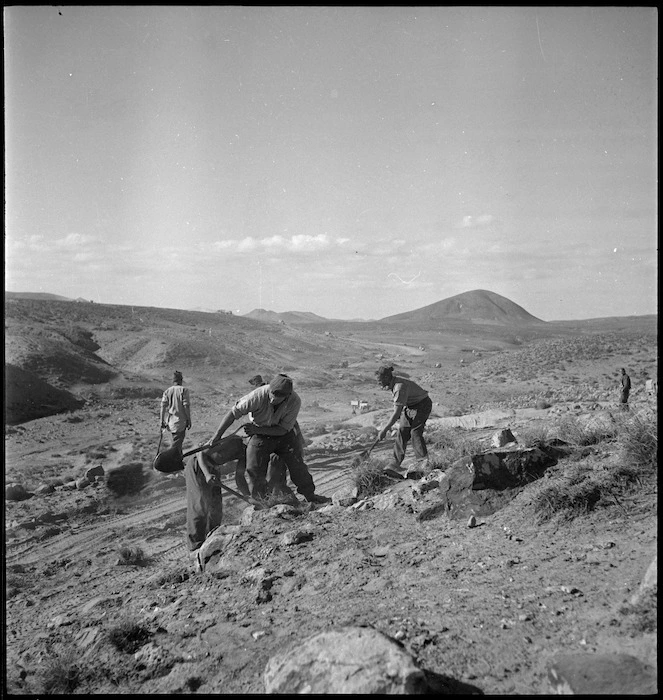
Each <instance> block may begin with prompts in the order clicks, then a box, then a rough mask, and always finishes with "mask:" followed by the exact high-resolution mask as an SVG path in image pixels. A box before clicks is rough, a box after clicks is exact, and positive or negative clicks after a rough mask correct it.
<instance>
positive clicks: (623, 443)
mask: <svg viewBox="0 0 663 700" xmlns="http://www.w3.org/2000/svg"><path fill="white" fill-rule="evenodd" d="M620 423H621V425H620V430H619V436H618V443H619V446H620V448H621V452H622V455H623V458H624V461H625V463H626V464H627V465H628V466H631V467H633V468H636V469H637V470H639V471H642V472H643V473H644V475H646V474H647V473H649V472H655V471H656V469H657V467H658V421H657V418H656V415H655V414H653V413H644V414H636V415H633V416H632V417H628V418H624V419H623V420H622V421H620Z"/></svg>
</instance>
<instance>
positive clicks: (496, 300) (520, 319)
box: [245, 289, 546, 326]
mask: <svg viewBox="0 0 663 700" xmlns="http://www.w3.org/2000/svg"><path fill="white" fill-rule="evenodd" d="M245 315H246V316H247V317H248V318H251V319H253V320H255V321H264V322H267V323H281V322H283V323H291V324H293V325H298V324H306V323H311V324H312V323H332V322H335V321H337V320H338V319H331V318H324V317H323V316H318V315H316V314H313V313H309V312H305V311H285V312H282V313H278V312H276V311H268V310H266V309H254V310H253V311H251V312H249V313H248V314H245ZM454 320H455V321H468V322H471V323H486V324H500V325H506V326H513V325H527V324H533V323H537V324H538V323H546V322H545V321H543V320H541V319H540V318H537V317H536V316H533V315H532V314H530V313H529V312H527V311H525V309H523V307H522V306H518V304H516V303H514V302H513V301H511V300H510V299H507V298H506V297H503V296H500V295H499V294H496V293H495V292H489V291H487V290H485V289H475V290H473V291H471V292H463V293H462V294H456V296H453V297H449V298H448V299H443V300H442V301H438V302H435V303H434V304H429V305H428V306H423V307H421V308H420V309H415V310H414V311H406V312H404V313H401V314H395V315H394V316H386V317H385V318H381V319H380V322H381V323H389V322H392V321H394V322H406V323H417V324H429V325H435V324H437V323H440V322H443V321H454ZM346 323H350V321H346ZM369 323H370V322H369Z"/></svg>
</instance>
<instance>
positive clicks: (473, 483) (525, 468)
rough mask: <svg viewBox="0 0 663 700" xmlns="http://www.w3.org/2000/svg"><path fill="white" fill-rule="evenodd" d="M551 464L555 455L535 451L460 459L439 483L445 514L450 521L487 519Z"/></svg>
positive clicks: (514, 450) (526, 450)
mask: <svg viewBox="0 0 663 700" xmlns="http://www.w3.org/2000/svg"><path fill="white" fill-rule="evenodd" d="M554 464H557V459H556V457H555V456H554V454H552V453H549V452H544V451H543V450H541V449H540V448H538V447H533V448H520V447H516V448H511V449H505V450H495V451H492V452H485V453H481V454H475V455H471V456H467V457H463V458H461V459H459V460H457V461H456V462H454V463H453V464H452V465H451V467H449V468H448V469H447V471H446V472H445V474H444V476H443V477H442V478H441V479H440V485H439V491H440V495H441V496H442V501H443V503H444V504H445V506H446V512H447V514H448V515H449V517H450V518H451V519H452V520H458V519H467V518H469V516H470V515H490V514H491V513H494V512H495V511H497V510H499V509H500V508H503V507H504V506H505V505H506V504H507V503H508V502H509V501H510V500H511V499H512V498H513V497H514V496H515V495H516V493H518V491H519V490H520V489H521V488H522V487H523V486H525V485H526V484H529V483H530V482H532V481H534V480H535V479H539V478H540V477H541V476H542V475H543V474H544V472H545V470H546V469H547V468H548V467H551V466H553V465H554Z"/></svg>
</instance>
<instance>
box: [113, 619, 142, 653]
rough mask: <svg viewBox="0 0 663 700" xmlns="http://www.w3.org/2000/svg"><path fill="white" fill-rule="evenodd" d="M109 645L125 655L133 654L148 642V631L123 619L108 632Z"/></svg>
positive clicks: (130, 620) (136, 623)
mask: <svg viewBox="0 0 663 700" xmlns="http://www.w3.org/2000/svg"><path fill="white" fill-rule="evenodd" d="M108 639H109V641H110V643H111V644H112V645H113V646H114V647H115V648H116V649H117V650H118V651H121V652H124V653H125V654H135V653H136V652H137V651H138V650H139V649H140V648H141V647H142V646H144V645H145V644H147V642H148V641H149V640H150V631H149V630H148V629H147V628H146V627H144V626H143V625H141V624H139V623H138V622H136V621H135V620H133V619H131V618H130V617H125V618H123V619H122V620H120V621H119V622H118V624H117V625H115V626H113V627H111V628H110V629H109V630H108Z"/></svg>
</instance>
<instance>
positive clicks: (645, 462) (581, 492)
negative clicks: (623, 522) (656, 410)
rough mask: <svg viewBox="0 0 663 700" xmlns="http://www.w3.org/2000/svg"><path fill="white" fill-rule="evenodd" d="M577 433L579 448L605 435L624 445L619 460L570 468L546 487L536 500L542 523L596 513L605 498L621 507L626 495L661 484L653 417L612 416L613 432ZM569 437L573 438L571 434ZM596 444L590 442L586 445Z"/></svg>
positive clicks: (583, 464) (609, 430) (603, 429)
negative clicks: (552, 519) (558, 518)
mask: <svg viewBox="0 0 663 700" xmlns="http://www.w3.org/2000/svg"><path fill="white" fill-rule="evenodd" d="M566 425H567V426H568V425H571V426H572V427H574V429H577V430H578V431H579V432H578V434H574V435H573V438H574V440H575V442H576V444H583V445H587V444H596V442H597V441H600V436H601V435H603V439H604V440H607V441H610V442H615V441H616V442H617V444H618V445H619V452H618V459H616V460H613V461H612V462H604V463H602V464H600V465H592V464H587V463H586V462H579V463H577V464H576V465H574V467H573V468H571V469H569V470H566V471H564V472H562V473H561V475H560V476H559V477H558V478H556V479H555V480H554V481H553V482H552V483H551V484H550V485H548V486H546V487H544V488H542V489H541V490H540V491H539V492H538V493H537V494H536V495H535V496H534V499H533V505H534V509H535V512H536V513H537V516H538V518H539V519H540V520H550V519H551V518H552V517H554V516H558V517H560V518H561V519H566V520H568V519H572V518H574V517H576V516H578V515H582V514H584V513H587V512H589V511H591V510H593V509H594V508H595V507H596V506H597V504H598V503H599V502H600V501H601V500H604V501H606V502H610V503H614V504H616V505H617V506H619V507H622V506H621V504H620V499H621V497H622V496H623V495H624V494H625V493H628V492H629V491H631V490H632V489H633V488H637V487H643V485H647V486H648V485H649V484H651V482H654V483H655V482H656V477H657V468H658V463H657V459H658V458H657V455H658V434H657V421H656V416H655V415H654V414H647V415H635V416H629V415H627V416H623V417H619V418H614V417H613V423H612V426H610V428H609V429H607V430H606V429H605V428H598V429H597V430H593V429H591V430H587V429H585V428H582V427H579V428H576V427H575V424H574V423H569V422H567V423H566ZM566 436H567V439H568V438H569V437H570V436H569V434H568V433H567V434H566ZM587 440H591V442H586V441H587Z"/></svg>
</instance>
